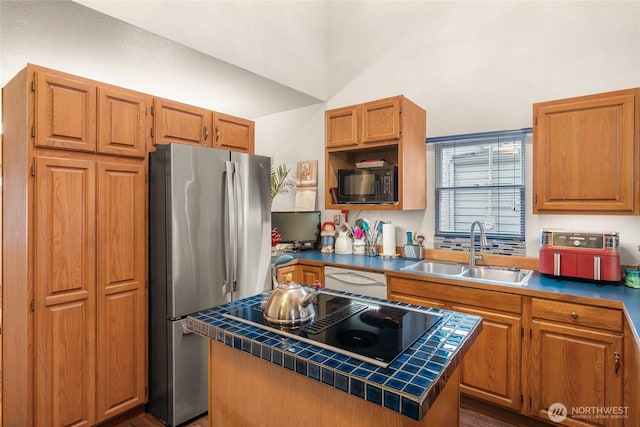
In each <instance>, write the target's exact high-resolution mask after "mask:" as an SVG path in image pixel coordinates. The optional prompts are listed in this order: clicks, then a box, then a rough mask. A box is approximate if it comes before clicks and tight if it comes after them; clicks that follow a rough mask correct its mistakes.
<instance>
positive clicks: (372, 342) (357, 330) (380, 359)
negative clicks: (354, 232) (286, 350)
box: [223, 291, 442, 367]
mask: <svg viewBox="0 0 640 427" xmlns="http://www.w3.org/2000/svg"><path fill="white" fill-rule="evenodd" d="M314 309H315V317H314V318H313V319H311V320H310V321H309V322H307V323H303V324H302V325H301V326H300V327H297V328H288V327H283V326H280V325H274V324H270V323H269V322H267V321H265V319H264V317H263V316H262V308H261V304H260V303H257V304H254V305H251V306H245V307H242V308H238V309H235V310H232V311H230V312H229V314H223V316H225V317H228V318H231V319H235V320H238V321H240V322H243V323H248V324H251V325H253V326H256V327H259V328H262V329H266V330H270V331H272V332H275V333H278V334H281V335H285V336H290V337H293V338H296V339H299V340H301V341H304V342H308V343H311V344H315V345H318V346H320V347H324V348H327V349H329V350H332V351H334V352H336V353H341V354H344V355H347V356H349V357H353V358H355V359H359V360H363V361H366V362H370V363H373V364H375V365H377V366H382V367H387V366H388V365H389V364H390V363H391V362H392V361H393V360H394V359H395V358H396V357H398V356H399V355H400V354H402V353H403V352H404V351H405V350H406V349H407V348H409V347H410V346H411V344H413V343H414V342H415V341H416V340H417V339H418V338H420V337H421V336H422V335H423V334H424V333H425V332H427V331H428V330H429V329H431V328H432V327H433V326H434V325H435V324H436V323H438V321H439V320H440V319H441V318H442V316H440V315H437V314H429V313H424V312H421V311H417V310H411V309H408V308H403V307H397V306H393V305H389V304H384V303H377V302H375V301H369V300H366V299H358V298H352V297H345V296H340V295H333V294H329V293H325V292H322V291H320V292H319V293H318V295H317V297H316V300H315V301H314Z"/></svg>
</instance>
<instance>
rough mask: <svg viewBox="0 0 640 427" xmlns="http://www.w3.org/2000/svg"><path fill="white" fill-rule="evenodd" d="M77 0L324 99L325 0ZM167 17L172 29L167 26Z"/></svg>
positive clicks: (325, 91)
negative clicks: (169, 19) (187, 0)
mask: <svg viewBox="0 0 640 427" xmlns="http://www.w3.org/2000/svg"><path fill="white" fill-rule="evenodd" d="M76 1H77V2H78V3H81V4H84V5H86V6H87V7H91V8H94V9H96V10H99V11H101V12H103V13H106V14H108V15H110V16H114V17H116V18H119V19H122V20H123V21H126V22H129V23H131V24H133V25H136V26H138V27H140V28H144V29H146V30H148V31H151V32H152V33H154V34H159V35H161V36H163V37H166V38H168V39H170V40H174V41H177V42H179V43H184V44H185V45H187V46H191V47H193V48H194V49H197V50H199V51H200V52H203V53H206V54H208V55H210V56H213V57H214V58H219V59H222V60H223V61H226V62H229V63H230V64H234V65H237V66H239V67H241V68H244V69H246V70H249V71H252V72H254V73H257V74H259V75H261V76H263V77H266V78H268V79H270V80H274V81H277V82H280V83H282V84H284V85H286V86H287V87H291V88H294V89H296V90H299V91H301V92H304V93H307V94H310V95H311V96H314V97H316V98H319V99H323V100H324V99H326V96H327V83H328V81H327V37H326V19H327V16H326V11H327V5H326V2H324V1H308V0H307V1H304V2H301V1H277V2H275V1H254V0H243V1H219V0H218V1H212V0H209V1H198V2H193V1H191V2H186V3H185V2H184V1H176V0H163V1H162V2H158V1H139V0H119V1H104V0H76ZM168 16H169V17H171V21H172V22H173V23H174V24H173V25H167V17H168Z"/></svg>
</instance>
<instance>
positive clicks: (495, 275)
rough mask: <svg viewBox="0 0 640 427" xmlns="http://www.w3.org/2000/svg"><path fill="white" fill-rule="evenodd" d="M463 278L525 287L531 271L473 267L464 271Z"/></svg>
mask: <svg viewBox="0 0 640 427" xmlns="http://www.w3.org/2000/svg"><path fill="white" fill-rule="evenodd" d="M461 276H462V277H469V278H472V279H480V280H485V281H489V282H500V283H506V284H509V285H524V284H526V282H527V281H528V280H529V277H530V276H531V270H521V269H517V268H516V269H513V268H499V267H473V268H469V269H466V270H465V271H463V272H462V274H461Z"/></svg>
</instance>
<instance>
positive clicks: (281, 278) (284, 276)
mask: <svg viewBox="0 0 640 427" xmlns="http://www.w3.org/2000/svg"><path fill="white" fill-rule="evenodd" d="M295 274H296V266H295V265H288V266H286V267H280V268H278V271H277V273H276V280H277V281H278V282H279V283H282V282H290V281H292V280H293V279H294V277H295ZM272 285H273V284H272Z"/></svg>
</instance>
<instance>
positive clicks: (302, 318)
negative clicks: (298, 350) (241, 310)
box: [263, 255, 316, 327]
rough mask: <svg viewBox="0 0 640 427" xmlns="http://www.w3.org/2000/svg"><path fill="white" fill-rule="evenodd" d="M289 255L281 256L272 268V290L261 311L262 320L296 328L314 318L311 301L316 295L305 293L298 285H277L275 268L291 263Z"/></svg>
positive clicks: (286, 283)
mask: <svg viewBox="0 0 640 427" xmlns="http://www.w3.org/2000/svg"><path fill="white" fill-rule="evenodd" d="M292 259H293V257H292V256H291V255H282V256H280V257H279V258H278V259H276V260H275V262H274V263H273V266H272V269H273V271H272V273H273V277H272V279H273V287H274V290H273V292H272V293H271V296H270V297H269V300H268V301H267V303H266V305H265V306H264V309H263V316H264V319H265V320H266V321H267V322H269V323H274V324H276V325H281V326H288V327H297V326H299V325H301V324H302V323H305V322H307V321H309V320H311V319H312V318H313V317H314V316H315V309H314V308H313V304H312V303H313V301H314V300H315V297H316V293H315V292H309V291H307V290H306V289H305V288H304V287H303V286H301V285H300V284H299V283H297V282H294V281H290V282H284V283H278V280H277V279H276V271H277V267H278V266H279V265H281V264H285V263H287V262H289V261H291V260H292Z"/></svg>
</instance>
